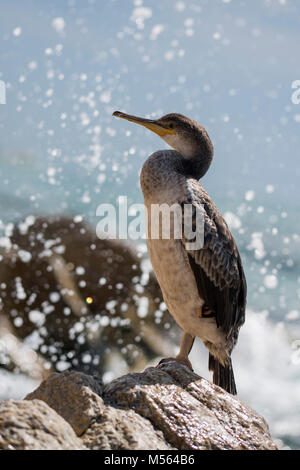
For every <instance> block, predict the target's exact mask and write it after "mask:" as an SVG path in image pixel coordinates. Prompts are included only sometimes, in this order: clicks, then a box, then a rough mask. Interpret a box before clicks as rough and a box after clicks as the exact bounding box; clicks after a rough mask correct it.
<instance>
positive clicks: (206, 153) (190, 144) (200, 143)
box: [163, 128, 214, 180]
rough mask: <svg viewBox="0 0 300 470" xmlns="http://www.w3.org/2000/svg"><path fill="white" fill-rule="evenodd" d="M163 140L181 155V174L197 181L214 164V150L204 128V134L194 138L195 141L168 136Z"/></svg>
mask: <svg viewBox="0 0 300 470" xmlns="http://www.w3.org/2000/svg"><path fill="white" fill-rule="evenodd" d="M163 140H165V141H166V142H167V143H168V144H169V145H170V146H171V147H173V149H174V150H175V151H176V152H178V153H179V154H180V156H181V160H182V162H181V163H182V165H181V167H182V170H181V172H183V174H184V175H186V176H192V177H193V178H195V179H197V180H199V179H200V178H202V177H203V176H204V175H205V173H206V172H207V170H208V169H209V167H210V164H211V162H212V159H213V154H214V148H213V144H212V142H211V140H210V138H209V136H208V134H207V132H206V130H205V129H204V128H203V130H202V133H199V135H197V136H194V138H193V139H190V138H184V137H182V136H176V135H175V136H173V135H171V136H169V135H167V136H166V137H164V138H163Z"/></svg>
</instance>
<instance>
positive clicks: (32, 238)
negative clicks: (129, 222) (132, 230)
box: [0, 216, 177, 374]
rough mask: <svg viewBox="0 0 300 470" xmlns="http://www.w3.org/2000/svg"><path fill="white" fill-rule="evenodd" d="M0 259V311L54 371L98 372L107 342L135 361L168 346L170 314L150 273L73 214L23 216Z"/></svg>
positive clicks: (105, 362)
mask: <svg viewBox="0 0 300 470" xmlns="http://www.w3.org/2000/svg"><path fill="white" fill-rule="evenodd" d="M0 259H1V263H0V278H1V285H0V295H1V305H0V315H2V316H4V317H5V318H7V319H9V321H10V326H11V330H12V331H11V334H14V335H15V337H16V338H18V339H19V340H24V339H26V340H27V342H28V340H29V343H33V344H35V345H36V348H37V350H36V352H37V353H39V354H40V355H41V356H42V357H43V358H45V359H46V360H47V361H48V362H50V363H51V364H52V366H53V367H54V368H55V369H56V370H57V371H59V372H61V371H62V370H65V369H66V368H70V369H76V370H80V371H82V372H85V373H88V374H94V373H95V372H96V373H100V374H103V373H104V372H105V371H106V370H108V369H110V365H109V364H108V355H107V354H105V351H106V350H107V349H108V348H109V350H110V351H113V352H114V353H115V354H118V355H120V356H121V355H122V356H123V359H125V361H126V362H127V364H128V365H129V367H132V366H134V368H135V369H136V368H142V367H145V366H146V364H148V363H149V361H151V360H153V358H155V357H157V356H160V355H170V354H172V353H173V351H172V348H173V344H170V343H171V342H170V334H169V331H167V329H166V328H165V326H166V327H167V326H169V327H170V326H172V325H173V326H174V321H173V319H172V317H171V316H170V315H169V313H168V312H166V311H163V310H161V311H160V305H161V303H162V295H161V291H160V288H159V286H158V283H157V281H156V279H155V276H154V275H153V274H151V273H147V272H145V270H144V269H143V259H142V257H141V256H140V254H139V253H137V252H136V251H134V250H133V249H131V248H130V247H129V246H128V244H125V243H122V241H118V240H101V239H99V238H98V237H97V235H96V231H95V228H93V227H91V226H89V225H88V224H87V223H85V222H83V221H82V220H81V219H80V218H79V219H76V218H74V219H73V218H70V217H60V216H52V217H50V216H49V217H47V218H45V217H33V216H29V217H27V218H26V219H25V220H24V221H23V220H22V221H19V222H18V223H17V224H16V225H15V227H14V229H13V232H12V235H11V237H10V238H9V239H7V246H6V247H1V248H0ZM141 307H142V310H143V315H141V316H139V313H140V310H141ZM157 313H159V325H157V323H156V322H155V320H157V318H158V317H157ZM142 316H143V318H141V317H142ZM176 331H177V330H176ZM0 336H1V326H0ZM137 337H138V338H139V340H138V341H136V338H137ZM167 345H168V348H167ZM127 346H129V347H127ZM87 356H88V357H89V358H90V359H89V360H87ZM110 357H111V355H110ZM11 359H12V361H11V362H12V363H14V360H13V358H11ZM15 365H16V368H19V366H20V365H19V364H18V363H16V364H15ZM30 368H31V367H30Z"/></svg>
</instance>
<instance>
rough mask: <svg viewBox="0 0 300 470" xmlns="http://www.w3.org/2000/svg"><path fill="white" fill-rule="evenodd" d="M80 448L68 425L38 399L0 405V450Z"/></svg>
mask: <svg viewBox="0 0 300 470" xmlns="http://www.w3.org/2000/svg"><path fill="white" fill-rule="evenodd" d="M72 449H78V450H79V449H84V446H83V444H82V442H81V441H80V439H78V438H77V436H76V434H75V433H74V431H73V429H72V428H71V426H70V425H69V424H68V423H67V422H66V421H65V420H64V419H63V418H61V417H60V416H59V415H58V414H57V413H56V412H55V411H54V410H53V409H51V408H50V407H49V406H48V405H46V403H44V402H43V401H40V400H33V401H31V402H29V401H17V400H6V401H3V402H0V450H72Z"/></svg>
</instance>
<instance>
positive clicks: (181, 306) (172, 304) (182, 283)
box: [147, 238, 202, 326]
mask: <svg viewBox="0 0 300 470" xmlns="http://www.w3.org/2000/svg"><path fill="white" fill-rule="evenodd" d="M147 246H148V252H149V256H150V260H151V263H152V266H153V270H154V272H155V274H156V277H157V280H158V283H159V285H160V287H161V290H162V293H163V297H164V301H165V304H166V306H167V308H168V310H169V311H170V313H171V314H172V315H173V316H174V318H175V320H176V321H177V323H178V324H179V325H180V326H181V325H182V321H183V318H182V317H183V316H184V315H186V314H187V312H190V313H192V314H194V313H195V312H196V309H197V308H199V307H200V306H201V305H202V301H201V299H200V297H199V293H198V289H197V285H196V282H195V278H194V276H193V273H192V271H191V268H190V265H189V262H188V259H187V256H186V253H185V252H184V250H183V249H182V244H181V241H180V240H175V239H170V240H165V239H157V240H155V239H151V238H148V239H147Z"/></svg>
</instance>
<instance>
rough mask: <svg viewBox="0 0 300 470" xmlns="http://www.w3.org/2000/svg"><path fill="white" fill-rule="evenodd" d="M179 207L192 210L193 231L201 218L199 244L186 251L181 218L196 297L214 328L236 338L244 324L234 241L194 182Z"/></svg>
mask: <svg viewBox="0 0 300 470" xmlns="http://www.w3.org/2000/svg"><path fill="white" fill-rule="evenodd" d="M185 195H186V198H185V200H184V201H182V205H183V206H185V205H186V204H188V205H190V207H191V208H192V220H193V229H194V231H196V232H197V231H198V230H201V227H200V228H199V227H197V224H196V214H197V210H199V208H200V210H201V213H202V217H203V219H202V220H203V224H202V228H203V231H204V233H203V235H204V236H203V244H202V246H201V247H200V248H196V249H190V247H189V246H188V245H187V242H190V240H188V239H187V238H186V237H185V226H184V225H185V221H184V218H183V231H182V233H183V239H182V241H183V244H184V249H185V251H186V253H187V256H188V260H189V263H190V266H191V269H192V271H193V273H194V276H195V280H196V283H197V287H198V292H199V295H200V297H201V298H202V299H203V300H204V301H205V304H206V305H207V306H208V307H209V308H210V309H212V310H213V311H214V313H215V315H216V322H217V325H218V326H220V327H221V328H222V329H223V330H224V331H225V333H226V334H227V335H228V336H229V335H233V336H237V333H238V330H239V327H240V326H241V325H242V324H243V322H244V320H245V306H246V293H247V285H246V279H245V275H244V271H243V267H242V262H241V258H240V255H239V251H238V248H237V246H236V243H235V240H234V238H233V236H232V234H231V232H230V230H229V228H228V226H227V224H226V222H225V220H224V219H223V217H222V215H221V214H220V213H219V211H218V209H217V208H216V206H215V204H214V203H213V201H212V200H211V199H210V197H209V196H208V194H207V193H206V192H205V191H204V189H203V188H202V186H201V185H200V184H199V183H198V182H196V181H195V180H194V181H193V182H192V183H191V184H190V186H189V188H188V191H186V192H185Z"/></svg>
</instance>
